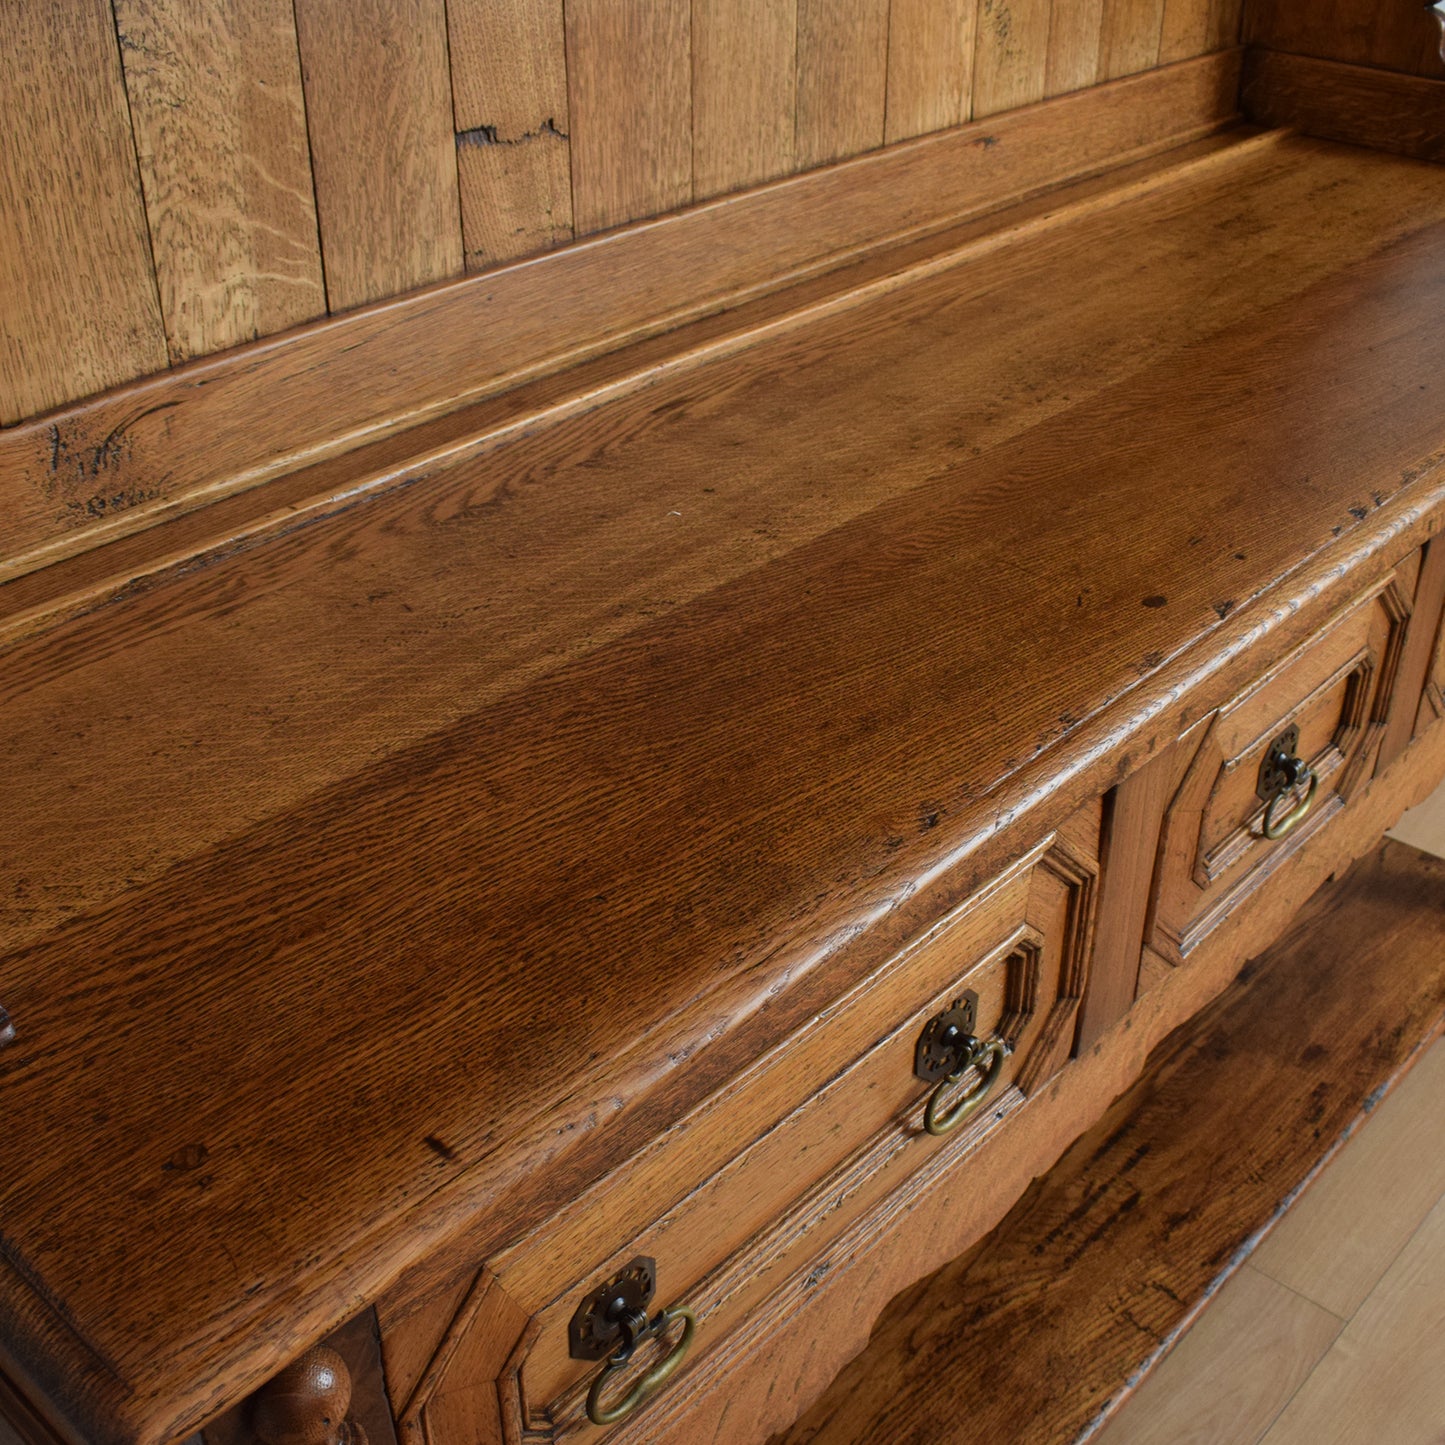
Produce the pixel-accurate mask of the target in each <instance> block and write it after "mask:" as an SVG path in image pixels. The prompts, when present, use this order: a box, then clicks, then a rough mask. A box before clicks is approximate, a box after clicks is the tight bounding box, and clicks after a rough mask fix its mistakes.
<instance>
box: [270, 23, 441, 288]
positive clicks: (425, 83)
mask: <svg viewBox="0 0 1445 1445" xmlns="http://www.w3.org/2000/svg"><path fill="white" fill-rule="evenodd" d="M296 30H297V36H298V38H299V41H300V46H301V73H302V77H303V79H304V81H305V89H306V117H307V123H308V125H309V127H310V133H311V166H312V172H313V174H314V177H315V183H316V210H317V215H318V217H319V219H320V223H321V253H322V259H323V262H324V265H325V269H326V300H327V305H328V307H329V308H330V309H331V310H332V311H344V310H347V309H349V308H350V307H353V306H360V305H363V304H364V303H365V302H368V301H380V300H381V299H382V298H383V297H387V296H395V295H397V294H398V293H399V292H402V291H410V290H412V289H413V288H415V287H417V286H425V285H427V284H428V283H429V282H432V281H445V280H446V279H447V278H448V277H451V276H458V275H460V274H461V271H462V223H461V212H460V208H459V203H458V198H457V162H456V153H455V143H454V141H453V139H452V101H451V77H450V75H449V73H448V70H447V34H446V10H445V5H444V3H443V0H351V3H349V4H346V5H334V4H330V3H328V0H296Z"/></svg>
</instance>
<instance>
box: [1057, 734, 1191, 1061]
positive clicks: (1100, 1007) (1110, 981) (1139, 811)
mask: <svg viewBox="0 0 1445 1445" xmlns="http://www.w3.org/2000/svg"><path fill="white" fill-rule="evenodd" d="M1200 731H1201V725H1196V727H1195V729H1194V732H1193V733H1192V734H1190V735H1189V736H1187V737H1185V738H1181V739H1179V740H1178V741H1177V742H1175V743H1173V744H1172V745H1171V746H1170V747H1169V748H1167V749H1166V750H1165V751H1163V752H1161V753H1159V754H1157V755H1156V756H1154V757H1152V758H1150V759H1149V761H1148V762H1146V763H1145V764H1144V766H1143V767H1142V768H1140V769H1139V771H1138V772H1136V773H1132V774H1130V776H1129V777H1127V778H1125V779H1124V781H1123V782H1122V783H1120V784H1119V786H1118V787H1117V788H1115V789H1114V792H1113V796H1112V799H1111V802H1110V807H1109V811H1108V816H1107V820H1106V825H1105V842H1104V846H1103V857H1104V885H1103V890H1102V896H1101V898H1100V902H1099V920H1098V925H1097V928H1096V930H1095V934H1094V965H1093V971H1092V974H1091V978H1090V985H1089V992H1088V996H1087V997H1086V998H1085V1000H1084V1004H1083V1008H1082V1010H1081V1014H1080V1019H1079V1039H1078V1046H1079V1048H1080V1049H1081V1050H1082V1049H1091V1048H1093V1046H1094V1045H1095V1044H1096V1043H1097V1042H1098V1041H1099V1039H1100V1038H1102V1037H1103V1035H1104V1033H1105V1032H1106V1031H1107V1030H1108V1029H1109V1028H1111V1027H1112V1026H1113V1025H1114V1024H1115V1023H1116V1022H1117V1021H1118V1020H1119V1019H1121V1018H1123V1016H1124V1015H1125V1014H1126V1013H1127V1012H1128V1010H1129V1006H1130V1005H1131V1004H1132V1003H1133V1002H1134V996H1135V994H1136V993H1137V992H1138V991H1139V988H1138V984H1139V958H1140V950H1141V949H1142V948H1143V944H1144V933H1145V921H1146V919H1147V917H1148V912H1149V900H1150V897H1151V895H1152V892H1153V884H1154V865H1155V859H1156V857H1157V855H1158V851H1159V832H1160V829H1161V827H1162V825H1163V822H1164V811H1165V809H1166V807H1167V806H1168V804H1169V799H1170V797H1171V796H1172V794H1173V792H1174V789H1175V787H1177V786H1178V781H1179V774H1180V773H1181V771H1182V769H1183V759H1185V758H1187V757H1188V756H1189V755H1190V753H1191V751H1192V749H1193V748H1194V747H1197V746H1198V743H1199V736H1198V734H1199V733H1200Z"/></svg>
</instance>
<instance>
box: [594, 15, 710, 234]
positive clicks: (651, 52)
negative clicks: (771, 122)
mask: <svg viewBox="0 0 1445 1445" xmlns="http://www.w3.org/2000/svg"><path fill="white" fill-rule="evenodd" d="M567 93H568V97H569V102H570V112H571V116H572V131H571V136H572V216H573V223H574V225H575V226H576V229H577V234H578V235H579V236H585V235H587V234H589V233H590V232H592V231H603V230H606V229H607V228H608V227H610V226H620V225H622V224H623V222H625V221H635V220H637V219H639V218H640V217H644V216H656V215H660V214H661V213H662V212H663V211H671V210H675V209H676V208H677V207H678V206H682V205H686V203H687V202H688V201H690V200H691V199H692V17H691V7H690V4H689V0H570V3H569V4H568V6H567Z"/></svg>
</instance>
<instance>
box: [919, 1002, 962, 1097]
mask: <svg viewBox="0 0 1445 1445" xmlns="http://www.w3.org/2000/svg"><path fill="white" fill-rule="evenodd" d="M977 1027H978V995H977V994H976V993H974V992H973V991H972V990H970V991H969V992H968V993H966V994H964V995H963V997H962V998H958V999H955V1000H954V1001H953V1003H952V1004H951V1005H950V1006H949V1007H948V1008H946V1009H944V1011H943V1012H942V1013H941V1014H937V1015H935V1016H934V1017H933V1018H931V1019H930V1020H929V1021H928V1023H927V1024H926V1025H925V1026H924V1029H923V1032H922V1033H921V1034H919V1036H918V1047H917V1048H916V1049H915V1050H914V1054H913V1072H914V1073H915V1074H916V1075H917V1076H918V1077H919V1078H920V1079H922V1080H924V1082H925V1083H929V1084H936V1083H937V1082H938V1081H939V1080H940V1079H946V1078H947V1077H948V1076H949V1075H950V1074H952V1073H955V1072H957V1070H958V1068H959V1067H960V1061H961V1060H962V1059H963V1058H964V1057H965V1056H966V1053H967V1049H968V1047H969V1046H970V1045H971V1044H972V1043H973V1042H974V1038H973V1033H974V1030H975V1029H976V1028H977Z"/></svg>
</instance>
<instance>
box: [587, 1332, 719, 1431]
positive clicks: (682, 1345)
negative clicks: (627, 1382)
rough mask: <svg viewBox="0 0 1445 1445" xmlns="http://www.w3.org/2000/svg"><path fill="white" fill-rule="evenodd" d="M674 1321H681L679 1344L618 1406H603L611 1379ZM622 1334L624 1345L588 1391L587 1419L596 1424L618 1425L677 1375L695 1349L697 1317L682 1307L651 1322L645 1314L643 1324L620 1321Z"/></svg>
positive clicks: (619, 1401)
mask: <svg viewBox="0 0 1445 1445" xmlns="http://www.w3.org/2000/svg"><path fill="white" fill-rule="evenodd" d="M674 1320H681V1321H682V1334H680V1335H679V1336H678V1339H677V1343H676V1344H675V1345H674V1346H673V1347H672V1348H671V1349H670V1350H669V1351H668V1352H667V1354H666V1355H664V1356H663V1358H662V1359H660V1360H659V1361H658V1362H657V1363H656V1364H655V1365H654V1366H653V1367H652V1368H651V1369H650V1370H648V1371H647V1373H646V1374H645V1375H643V1376H642V1377H641V1378H640V1379H639V1380H638V1381H637V1383H636V1384H634V1385H633V1387H632V1388H631V1389H630V1390H629V1391H628V1392H627V1393H626V1394H625V1395H624V1396H623V1397H622V1398H621V1399H620V1400H618V1401H617V1402H616V1403H615V1404H612V1405H608V1406H606V1407H604V1406H603V1404H602V1392H603V1390H604V1389H605V1388H606V1386H607V1383H608V1381H609V1380H611V1378H612V1376H613V1375H614V1374H616V1373H617V1371H618V1370H620V1369H622V1368H623V1367H624V1366H625V1365H626V1364H627V1362H628V1361H629V1360H630V1359H631V1358H632V1352H633V1350H634V1349H636V1347H637V1346H638V1345H639V1344H641V1343H642V1341H643V1340H649V1339H657V1338H658V1337H660V1336H661V1335H664V1334H666V1333H667V1329H668V1326H670V1325H671V1324H672V1323H673V1321H674ZM619 1323H620V1324H621V1327H622V1331H623V1336H624V1339H623V1343H622V1346H621V1348H620V1349H618V1351H617V1353H616V1354H615V1355H613V1356H612V1358H611V1359H610V1360H608V1361H607V1363H606V1365H604V1366H603V1368H602V1370H601V1372H600V1373H599V1374H598V1376H597V1378H596V1379H595V1380H593V1381H592V1388H591V1389H590V1390H588V1392H587V1418H588V1419H589V1420H590V1421H591V1422H592V1423H593V1424H594V1425H615V1424H616V1423H617V1422H618V1421H619V1420H625V1419H626V1418H627V1417H628V1416H629V1415H630V1414H631V1413H632V1412H633V1411H634V1410H635V1409H636V1408H637V1407H638V1406H639V1405H640V1404H642V1402H643V1401H644V1400H646V1399H649V1398H650V1397H651V1396H652V1395H655V1394H656V1393H657V1391H659V1390H660V1389H661V1388H662V1387H663V1386H664V1385H665V1384H667V1382H668V1381H669V1380H670V1379H671V1378H672V1377H673V1376H674V1375H675V1374H676V1373H677V1372H678V1369H679V1368H680V1367H681V1365H682V1362H683V1361H684V1360H685V1359H686V1358H687V1352H688V1350H690V1349H691V1348H692V1337H693V1333H694V1331H696V1329H697V1316H696V1315H694V1314H693V1312H692V1311H691V1310H690V1309H687V1308H686V1307H685V1306H683V1305H673V1306H672V1308H671V1309H665V1310H661V1311H659V1312H658V1313H657V1314H656V1315H655V1316H653V1318H652V1319H651V1320H649V1319H648V1318H647V1316H646V1315H642V1316H641V1319H640V1321H637V1322H636V1327H634V1322H633V1321H620V1322H619Z"/></svg>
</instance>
